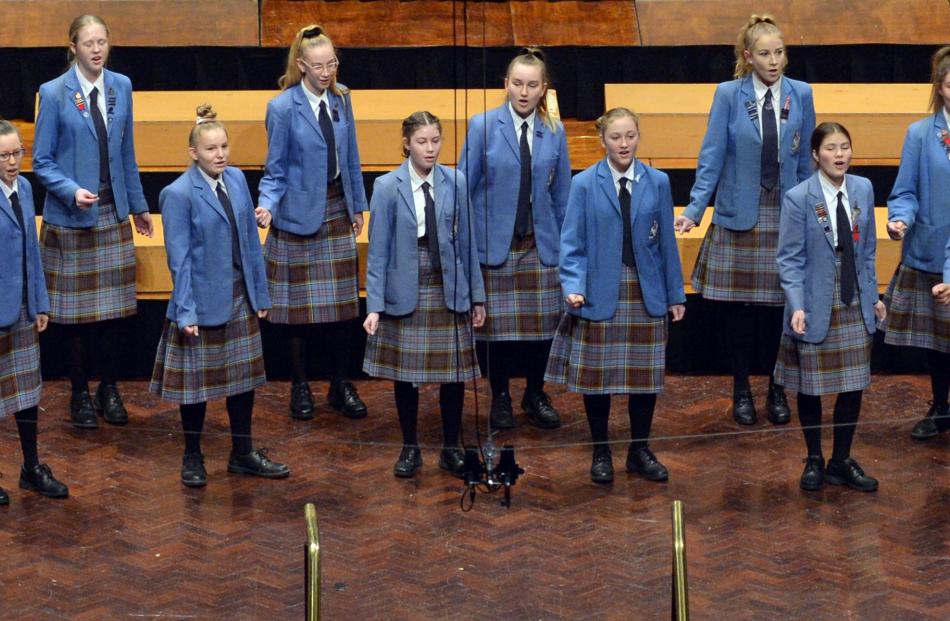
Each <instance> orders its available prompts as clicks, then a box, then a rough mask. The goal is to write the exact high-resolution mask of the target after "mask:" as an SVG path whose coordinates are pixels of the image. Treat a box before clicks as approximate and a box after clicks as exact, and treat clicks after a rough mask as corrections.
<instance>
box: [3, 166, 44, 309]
mask: <svg viewBox="0 0 950 621" xmlns="http://www.w3.org/2000/svg"><path fill="white" fill-rule="evenodd" d="M17 197H18V198H19V199H20V209H21V210H22V211H23V226H24V227H26V230H25V231H23V230H21V229H20V225H19V224H17V221H16V216H15V215H14V214H13V207H12V206H11V205H10V201H9V200H7V197H6V195H5V194H4V193H3V192H0V212H2V213H0V265H2V266H3V269H2V270H0V291H3V295H0V326H3V327H8V326H12V325H13V324H15V323H16V322H17V319H19V318H20V309H21V308H23V303H24V300H23V260H24V257H23V251H22V248H23V236H24V235H26V300H25V302H26V314H27V316H28V317H29V318H30V320H33V319H35V318H36V315H37V313H46V314H49V296H48V295H47V293H46V280H45V279H44V277H43V264H42V262H41V260H40V246H39V242H37V241H36V211H35V209H34V207H33V188H32V187H31V186H30V182H29V181H27V180H26V179H25V178H24V177H23V176H19V177H17Z"/></svg>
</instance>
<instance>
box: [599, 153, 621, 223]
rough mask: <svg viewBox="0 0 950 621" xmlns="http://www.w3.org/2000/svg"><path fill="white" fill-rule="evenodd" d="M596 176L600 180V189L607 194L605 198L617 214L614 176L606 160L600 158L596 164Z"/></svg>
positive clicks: (618, 199)
mask: <svg viewBox="0 0 950 621" xmlns="http://www.w3.org/2000/svg"><path fill="white" fill-rule="evenodd" d="M597 178H598V179H599V180H600V189H601V190H602V191H603V192H604V194H606V195H607V199H608V200H609V201H610V204H611V206H612V207H613V208H614V211H616V212H617V215H618V216H619V215H620V197H618V196H617V189H616V188H615V187H614V177H613V175H612V174H611V173H610V168H609V167H608V164H607V161H606V160H601V161H600V162H599V163H598V164H597Z"/></svg>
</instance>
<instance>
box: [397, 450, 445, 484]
mask: <svg viewBox="0 0 950 621" xmlns="http://www.w3.org/2000/svg"><path fill="white" fill-rule="evenodd" d="M441 461H442V459H441V457H440V458H439V462H440V465H441ZM421 467H422V453H421V452H420V451H419V447H418V446H404V447H402V452H401V453H399V459H397V460H396V465H394V466H393V474H394V475H396V476H397V477H399V478H400V479H411V478H412V477H414V476H416V472H418V471H419V468H421Z"/></svg>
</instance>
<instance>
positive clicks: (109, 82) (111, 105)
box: [102, 69, 118, 138]
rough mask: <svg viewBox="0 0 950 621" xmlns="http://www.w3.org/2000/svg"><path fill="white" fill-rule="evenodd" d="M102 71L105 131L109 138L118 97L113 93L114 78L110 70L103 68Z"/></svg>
mask: <svg viewBox="0 0 950 621" xmlns="http://www.w3.org/2000/svg"><path fill="white" fill-rule="evenodd" d="M102 73H103V75H104V79H103V82H104V85H105V89H106V92H105V93H104V96H105V98H106V119H107V122H106V133H107V135H108V136H109V138H112V126H113V125H114V124H115V123H113V122H112V121H113V119H114V118H115V106H116V104H117V102H118V98H117V97H116V95H115V78H114V77H113V76H112V72H111V71H106V70H105V69H103V70H102Z"/></svg>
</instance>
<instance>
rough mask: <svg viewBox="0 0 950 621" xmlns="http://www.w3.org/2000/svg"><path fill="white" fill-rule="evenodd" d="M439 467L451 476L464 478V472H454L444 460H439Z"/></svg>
mask: <svg viewBox="0 0 950 621" xmlns="http://www.w3.org/2000/svg"><path fill="white" fill-rule="evenodd" d="M439 468H441V469H442V470H445V471H446V472H448V473H449V474H451V475H452V476H453V477H456V478H458V479H464V478H465V473H464V472H455V471H454V470H452V469H451V468H449V465H448V464H447V463H445V462H444V461H442V460H441V459H440V460H439ZM396 476H399V475H396Z"/></svg>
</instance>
